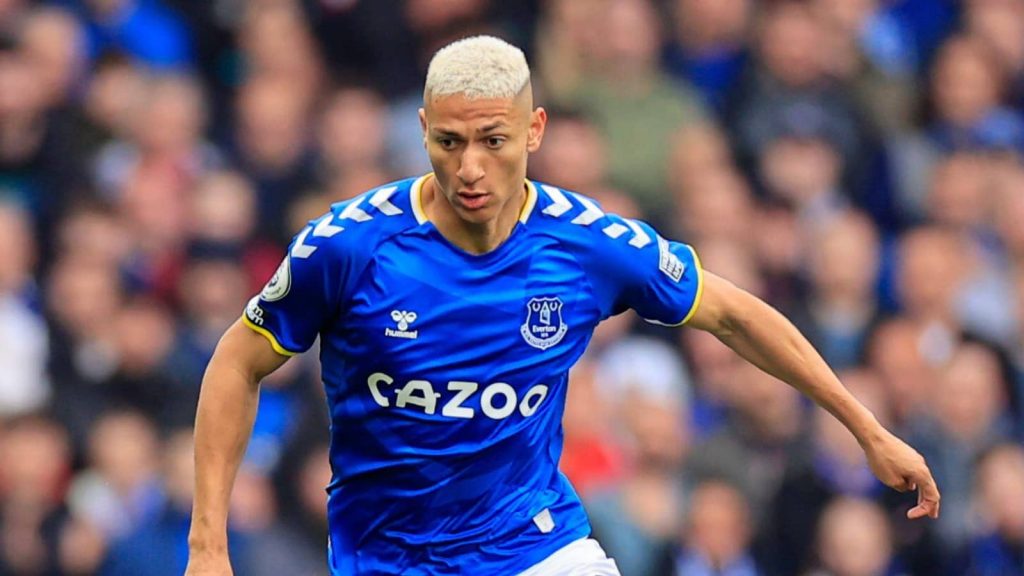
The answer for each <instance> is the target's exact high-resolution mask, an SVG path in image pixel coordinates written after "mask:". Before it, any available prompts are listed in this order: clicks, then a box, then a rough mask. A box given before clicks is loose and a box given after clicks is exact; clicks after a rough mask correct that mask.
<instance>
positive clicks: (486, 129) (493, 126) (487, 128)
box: [477, 120, 507, 132]
mask: <svg viewBox="0 0 1024 576" xmlns="http://www.w3.org/2000/svg"><path fill="white" fill-rule="evenodd" d="M505 126H507V124H505V122H503V121H501V120H498V121H497V122H492V123H490V124H488V125H486V126H481V127H480V129H479V130H477V131H478V132H490V131H491V130H497V129H498V128H504V127H505Z"/></svg>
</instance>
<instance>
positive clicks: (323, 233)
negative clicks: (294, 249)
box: [313, 214, 345, 238]
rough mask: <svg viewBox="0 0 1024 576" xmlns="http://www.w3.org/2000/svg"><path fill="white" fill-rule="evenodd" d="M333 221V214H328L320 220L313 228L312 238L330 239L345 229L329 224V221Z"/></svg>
mask: <svg viewBox="0 0 1024 576" xmlns="http://www.w3.org/2000/svg"><path fill="white" fill-rule="evenodd" d="M333 219H334V214H328V215H327V216H324V217H323V218H321V219H320V221H319V222H317V223H316V226H314V227H313V236H315V237H317V238H330V237H331V236H334V235H335V234H337V233H338V232H341V231H342V230H344V229H345V228H344V227H343V226H335V225H333V224H331V220H333Z"/></svg>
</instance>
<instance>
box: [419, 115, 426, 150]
mask: <svg viewBox="0 0 1024 576" xmlns="http://www.w3.org/2000/svg"><path fill="white" fill-rule="evenodd" d="M419 115H420V130H422V131H423V147H424V148H426V147H427V111H426V110H424V109H423V108H420V112H419Z"/></svg>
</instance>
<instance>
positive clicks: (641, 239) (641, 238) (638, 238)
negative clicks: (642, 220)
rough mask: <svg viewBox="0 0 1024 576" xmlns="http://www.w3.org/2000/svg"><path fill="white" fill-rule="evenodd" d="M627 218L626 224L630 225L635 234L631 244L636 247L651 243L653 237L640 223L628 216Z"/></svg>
mask: <svg viewBox="0 0 1024 576" xmlns="http://www.w3.org/2000/svg"><path fill="white" fill-rule="evenodd" d="M625 220H626V226H629V229H630V230H632V231H633V234H634V236H633V239H632V240H630V241H629V245H630V246H633V247H634V248H643V247H644V246H647V245H648V244H650V243H651V237H650V236H648V235H647V233H646V232H644V229H643V228H641V227H640V225H639V224H637V223H636V222H634V221H633V220H630V219H629V218H626V219H625Z"/></svg>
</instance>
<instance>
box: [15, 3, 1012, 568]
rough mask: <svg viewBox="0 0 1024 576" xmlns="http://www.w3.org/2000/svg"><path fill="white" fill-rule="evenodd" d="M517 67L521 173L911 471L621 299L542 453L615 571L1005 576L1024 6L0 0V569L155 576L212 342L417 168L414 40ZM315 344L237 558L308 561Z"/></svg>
mask: <svg viewBox="0 0 1024 576" xmlns="http://www.w3.org/2000/svg"><path fill="white" fill-rule="evenodd" d="M477 33H490V34H496V35H499V36H501V37H504V38H506V39H508V40H510V41H512V42H514V43H516V44H518V45H520V46H522V47H524V49H525V50H526V52H527V54H528V57H529V60H530V62H531V65H532V67H533V70H534V88H535V90H536V95H537V102H538V103H539V104H540V105H543V106H545V107H547V109H548V110H549V112H550V116H551V120H550V123H549V125H548V129H547V136H546V138H545V142H544V145H543V147H542V149H541V151H540V152H539V153H537V154H536V155H534V156H533V157H532V158H531V160H530V176H531V177H533V178H536V179H540V180H544V181H549V182H552V183H555V184H557V185H559V186H563V187H566V188H570V189H576V190H580V191H582V192H584V193H587V194H591V195H594V196H595V197H597V198H598V199H599V200H600V201H601V202H602V204H603V205H604V207H605V208H606V209H608V210H610V211H614V212H618V213H620V214H622V215H625V216H630V217H637V218H643V219H646V220H648V221H650V222H652V223H653V224H654V225H656V226H657V227H658V228H659V230H661V231H662V233H663V234H664V235H665V236H668V237H672V238H677V239H679V240H682V241H685V242H688V243H690V244H693V245H694V246H695V247H696V248H697V250H698V252H699V253H700V254H701V256H702V259H703V262H704V265H705V267H707V268H708V269H709V270H712V271H714V272H716V273H717V274H720V275H722V276H724V277H726V278H728V279H731V280H732V281H733V282H735V283H737V284H738V285H740V286H741V287H743V288H746V289H747V290H749V291H751V292H753V293H754V294H757V295H759V296H761V297H763V298H765V299H766V300H768V301H769V302H770V303H772V304H774V305H775V306H776V307H778V308H779V309H781V310H782V311H783V312H784V313H786V314H787V315H788V316H789V317H790V318H791V319H793V321H794V322H795V323H796V324H797V325H798V327H800V328H801V329H802V330H803V331H804V332H805V333H806V334H807V335H808V337H809V338H810V339H811V340H812V342H813V343H814V344H815V345H816V347H817V348H818V349H819V350H820V351H821V352H822V354H823V355H824V356H825V358H826V359H827V360H828V361H829V362H830V363H831V364H832V366H834V367H835V368H836V369H837V370H838V371H839V372H840V374H841V376H842V378H843V380H844V382H845V383H846V385H847V386H848V387H849V388H850V389H851V390H852V391H853V393H854V394H855V395H856V396H857V397H858V398H859V399H860V400H861V401H862V402H864V403H865V404H867V405H868V406H869V407H870V408H871V409H872V410H873V411H874V412H875V414H876V415H877V416H878V417H879V419H880V420H881V421H882V422H884V423H885V424H886V425H888V426H889V427H891V428H892V429H893V430H895V431H896V432H897V433H898V434H900V435H901V436H902V437H903V438H905V439H907V440H908V441H910V442H911V443H912V444H913V445H914V446H915V447H916V448H918V449H919V450H920V451H921V452H922V453H923V454H924V455H925V456H926V458H927V459H928V462H929V463H930V464H931V466H932V470H933V471H934V473H935V476H936V479H937V480H938V482H939V485H940V486H941V488H942V490H943V496H944V498H943V507H942V512H943V514H942V517H941V519H940V520H938V521H936V522H916V523H910V522H908V521H906V520H905V519H904V517H903V514H904V513H905V511H906V510H907V509H908V508H909V507H910V506H911V504H912V502H913V501H914V497H913V496H912V495H900V494H897V493H895V492H892V491H888V490H886V489H883V487H882V486H881V485H880V484H879V483H878V482H877V481H876V480H874V478H873V477H872V476H871V474H870V472H869V471H868V469H867V468H866V466H865V461H864V458H863V456H862V454H861V451H860V448H859V446H858V444H857V443H856V441H855V440H854V439H853V438H852V437H851V436H850V435H849V434H848V433H846V431H845V429H843V428H842V427H841V426H840V425H839V424H838V423H837V422H836V421H835V420H834V419H832V418H831V417H829V416H827V415H825V414H823V413H822V411H820V410H818V409H815V408H814V407H813V406H812V405H809V404H808V402H807V401H805V400H803V399H802V398H801V397H800V396H799V395H798V394H797V393H796V392H794V391H792V390H791V389H790V388H789V387H787V386H785V385H783V384H781V383H779V382H777V381H775V380H773V379H772V378H770V377H768V376H765V375H764V374H762V373H760V372H758V371H757V370H756V369H753V368H751V367H750V366H748V365H746V364H745V363H743V362H742V361H741V360H740V359H739V358H738V357H737V356H736V355H734V354H733V353H732V352H731V351H729V350H728V349H727V348H725V347H724V346H723V345H721V344H720V343H719V342H718V341H717V340H715V339H714V338H713V337H711V336H709V335H707V334H704V333H700V332H697V331H693V330H681V331H669V330H662V329H656V328H655V327H651V326H647V325H645V324H644V323H642V322H637V321H636V320H635V318H634V317H633V316H629V315H623V316H619V317H616V318H614V319H612V320H611V321H609V322H607V323H606V324H604V325H602V326H601V328H600V329H599V331H598V334H597V335H596V336H595V339H594V341H593V344H592V345H591V348H590V350H589V352H588V355H587V357H586V358H585V359H584V360H583V361H581V362H580V364H579V365H578V367H577V368H576V369H575V370H574V372H573V373H572V375H571V380H572V386H571V390H570V393H569V396H570V398H569V402H568V407H567V410H566V414H565V422H564V428H565V452H564V455H563V460H562V468H563V470H564V471H565V473H566V474H568V475H569V477H570V478H571V479H572V480H573V482H574V484H575V485H576V487H577V488H578V490H579V492H580V494H581V496H582V497H583V499H584V501H585V503H586V505H587V507H588V509H589V511H590V514H591V517H592V520H593V525H594V531H595V535H596V537H598V538H599V539H600V541H601V542H602V543H603V545H604V546H605V548H606V549H607V550H608V552H609V553H610V554H611V555H612V556H614V557H615V558H616V559H617V560H618V563H619V566H620V567H621V569H622V572H623V574H624V575H625V576H645V575H670V574H676V575H687V576H690V575H696V576H702V575H710V574H717V575H723V576H750V575H766V576H773V575H778V576H792V575H834V576H896V575H901V574H906V575H927V576H936V575H938V576H942V575H963V574H970V575H982V576H989V575H991V576H996V575H998V576H1012V575H1020V574H1024V447H1022V446H1024V445H1022V438H1024V163H1022V154H1024V0H962V1H952V0H803V1H783V0H779V1H767V0H766V1H754V0H660V1H655V0H519V1H505V0H502V1H499V0H373V1H370V0H307V1H305V2H303V1H301V0H210V1H206V2H198V1H191V0H66V1H54V2H29V1H27V0H0V254H2V256H0V575H4V576H7V575H19V576H20V575H87V574H99V575H103V576H106V575H115V576H119V575H131V576H148V575H153V576H162V575H165V574H166V575H172V574H174V575H178V574H181V573H182V571H183V569H184V566H185V557H186V548H185V536H186V533H187V528H188V514H189V508H190V499H191V493H190V492H191V489H192V487H191V482H192V454H191V445H192V444H191V424H192V419H193V416H194V411H195V403H196V399H197V394H198V388H199V384H200V379H201V376H202V373H203V370H204V367H205V364H206V362H207V360H208V359H209V357H210V355H211V352H212V349H213V347H214V345H215V343H216V341H217V339H218V337H219V336H220V334H221V333H222V331H223V330H224V329H225V328H226V327H227V326H228V325H229V324H230V323H231V322H233V321H234V320H235V319H237V318H238V317H239V315H240V313H241V311H242V309H243V307H244V304H245V302H246V300H247V299H248V298H249V297H250V296H251V295H252V294H253V293H255V292H257V291H258V290H259V289H260V287H261V286H262V284H263V283H264V282H265V281H266V280H267V278H268V277H269V276H270V275H271V274H272V273H273V271H274V269H275V268H276V266H277V264H278V262H279V260H280V258H281V257H282V256H283V254H284V248H285V247H286V246H287V242H288V240H289V238H290V237H291V236H292V235H293V234H294V233H295V232H297V231H298V230H299V229H300V227H301V226H302V225H303V224H304V223H305V222H306V221H307V220H309V219H310V218H312V217H315V216H317V215H318V214H320V213H322V212H323V211H324V210H325V209H326V208H327V206H328V205H329V204H330V203H331V202H335V201H339V200H343V199H346V198H349V197H352V196H354V195H356V194H358V193H360V192H362V191H364V190H367V189H369V188H371V187H374V186H377V185H379V184H381V183H384V182H387V181H389V180H393V179H398V178H403V177H407V176H412V175H418V174H421V173H424V172H426V171H427V170H428V169H429V166H428V164H427V159H426V155H425V153H424V152H423V150H422V145H421V136H420V133H419V125H418V121H417V119H416V110H417V108H418V106H419V105H420V101H421V86H422V81H423V77H424V72H425V65H426V63H427V61H428V59H429V57H430V56H431V55H432V53H433V52H434V50H436V49H437V48H438V47H440V46H441V45H443V44H445V43H447V42H449V41H451V40H453V39H456V38H458V37H462V36H466V35H471V34H477ZM323 402H324V401H323V397H322V391H321V389H320V385H319V382H318V373H317V365H316V357H315V354H307V355H304V356H302V357H299V358H296V359H294V360H292V361H290V362H289V363H288V364H286V365H285V367H284V368H282V369H281V370H280V371H279V372H277V373H275V374H274V375H273V376H272V377H270V378H268V380H267V381H266V382H265V383H264V387H263V392H262V398H261V406H260V412H259V417H258V419H257V422H256V426H255V432H254V437H253V440H252V443H251V445H250V448H249V450H248V453H247V456H246V459H245V463H244V465H243V469H242V471H241V472H240V476H239V479H238V482H237V484H236V486H235V490H234V496H233V500H232V517H231V521H232V522H231V539H232V546H233V548H232V551H233V554H234V561H235V563H236V564H235V566H236V573H237V574H239V575H240V576H249V575H255V576H262V575H267V576H271V575H273V576H280V575H285V574H288V575H293V574H294V575H317V574H325V573H326V571H325V560H324V554H325V552H324V541H325V534H326V532H325V529H326V528H325V524H326V519H325V494H324V487H325V485H326V483H327V480H328V477H329V470H328V469H327V458H326V455H325V454H326V443H327V440H328V434H327V429H326V426H327V418H326V411H325V408H324V404H323Z"/></svg>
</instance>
